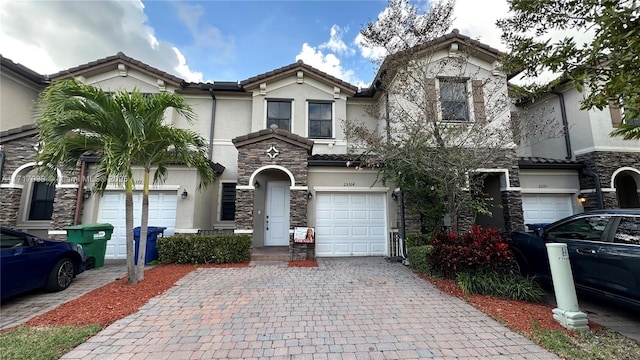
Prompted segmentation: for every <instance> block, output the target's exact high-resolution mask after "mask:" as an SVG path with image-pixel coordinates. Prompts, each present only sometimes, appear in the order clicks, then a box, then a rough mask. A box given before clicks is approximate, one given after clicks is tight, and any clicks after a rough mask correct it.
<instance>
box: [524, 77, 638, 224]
mask: <svg viewBox="0 0 640 360" xmlns="http://www.w3.org/2000/svg"><path fill="white" fill-rule="evenodd" d="M585 91H588V88H585ZM583 99H584V97H583V93H581V92H579V91H578V90H577V89H576V88H575V87H571V86H568V85H567V84H566V82H564V83H563V82H560V83H559V84H557V85H556V86H555V87H554V88H553V89H551V90H549V91H548V92H547V93H545V94H543V95H542V96H540V97H538V98H537V99H536V100H535V101H533V102H530V101H526V102H523V103H521V104H519V107H520V110H519V111H520V112H521V113H522V119H523V120H524V121H522V123H521V124H520V125H521V126H522V127H521V129H522V132H521V135H522V137H521V143H520V144H519V147H518V155H519V156H520V161H519V166H520V169H521V170H520V174H521V184H522V193H523V208H524V220H525V223H548V222H551V221H554V220H558V219H560V218H562V217H565V216H568V215H571V214H574V213H578V212H581V211H584V210H594V209H602V208H638V207H640V202H639V200H638V186H639V185H640V141H638V140H623V139H622V138H621V137H611V136H610V135H609V134H610V133H611V131H613V130H614V129H615V128H616V127H617V126H618V125H619V124H620V122H621V119H622V117H621V109H620V108H618V107H615V106H609V107H608V108H605V109H603V110H598V109H591V110H582V109H581V101H582V100H583Z"/></svg>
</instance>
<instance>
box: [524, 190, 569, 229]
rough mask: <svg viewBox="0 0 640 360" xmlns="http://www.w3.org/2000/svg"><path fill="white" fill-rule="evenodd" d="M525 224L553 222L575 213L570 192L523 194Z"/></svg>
mask: <svg viewBox="0 0 640 360" xmlns="http://www.w3.org/2000/svg"><path fill="white" fill-rule="evenodd" d="M522 210H523V213H524V223H525V224H537V223H551V222H554V221H556V220H560V219H562V218H564V217H567V216H569V215H572V214H573V206H572V198H571V195H569V194H523V195H522Z"/></svg>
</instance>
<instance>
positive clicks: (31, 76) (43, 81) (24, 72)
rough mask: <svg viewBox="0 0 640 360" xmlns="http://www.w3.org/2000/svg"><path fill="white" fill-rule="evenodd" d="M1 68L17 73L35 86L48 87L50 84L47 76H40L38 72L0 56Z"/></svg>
mask: <svg viewBox="0 0 640 360" xmlns="http://www.w3.org/2000/svg"><path fill="white" fill-rule="evenodd" d="M0 66H2V67H3V68H6V69H8V70H10V71H12V72H14V73H16V74H17V75H19V76H21V77H23V78H25V79H27V80H29V81H31V82H32V83H34V84H37V85H47V84H48V83H49V82H48V78H47V77H46V76H44V75H41V74H38V73H37V72H35V71H33V70H31V69H29V68H28V67H26V66H24V65H22V64H18V63H16V62H13V61H12V60H11V59H7V58H6V57H4V56H2V55H0Z"/></svg>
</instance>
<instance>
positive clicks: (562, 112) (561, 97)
mask: <svg viewBox="0 0 640 360" xmlns="http://www.w3.org/2000/svg"><path fill="white" fill-rule="evenodd" d="M551 93H552V94H554V95H557V96H558V99H559V100H560V116H561V117H562V129H563V130H564V145H565V148H566V149H567V156H566V157H565V159H567V160H571V159H573V150H572V149H571V138H570V136H569V121H568V120H567V107H566V105H565V103H564V94H563V93H561V92H559V91H556V90H551Z"/></svg>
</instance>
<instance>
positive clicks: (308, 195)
mask: <svg viewBox="0 0 640 360" xmlns="http://www.w3.org/2000/svg"><path fill="white" fill-rule="evenodd" d="M312 198H313V194H312V193H311V191H308V192H307V200H311V199H312Z"/></svg>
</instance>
